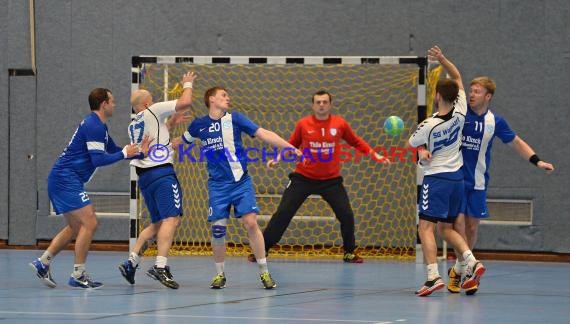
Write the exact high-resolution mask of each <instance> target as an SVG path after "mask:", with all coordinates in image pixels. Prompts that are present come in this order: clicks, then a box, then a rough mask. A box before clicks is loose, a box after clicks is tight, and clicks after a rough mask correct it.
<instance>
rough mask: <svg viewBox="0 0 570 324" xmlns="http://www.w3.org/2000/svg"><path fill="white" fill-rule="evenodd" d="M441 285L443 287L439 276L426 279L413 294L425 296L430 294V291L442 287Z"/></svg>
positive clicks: (443, 284)
mask: <svg viewBox="0 0 570 324" xmlns="http://www.w3.org/2000/svg"><path fill="white" fill-rule="evenodd" d="M443 287H445V283H443V280H442V279H441V277H437V278H435V279H433V280H428V281H426V282H425V283H424V285H423V286H422V287H421V288H420V289H418V290H417V291H416V292H415V294H416V295H418V296H419V297H425V296H429V295H431V293H433V292H434V291H436V290H440V289H442V288H443Z"/></svg>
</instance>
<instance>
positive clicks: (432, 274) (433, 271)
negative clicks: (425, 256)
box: [426, 263, 439, 281]
mask: <svg viewBox="0 0 570 324" xmlns="http://www.w3.org/2000/svg"><path fill="white" fill-rule="evenodd" d="M426 268H427V277H428V278H427V279H428V281H429V280H433V279H435V278H437V277H439V270H438V269H437V263H432V264H428V265H427V266H426Z"/></svg>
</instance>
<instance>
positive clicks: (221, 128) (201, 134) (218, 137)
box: [182, 112, 259, 183]
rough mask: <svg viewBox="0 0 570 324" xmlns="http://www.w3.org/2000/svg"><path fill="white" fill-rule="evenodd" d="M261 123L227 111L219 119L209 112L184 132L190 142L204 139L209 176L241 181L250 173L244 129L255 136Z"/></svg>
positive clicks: (184, 137)
mask: <svg viewBox="0 0 570 324" xmlns="http://www.w3.org/2000/svg"><path fill="white" fill-rule="evenodd" d="M258 129H259V126H258V125H256V124H255V123H254V122H252V121H251V120H249V119H248V118H247V117H246V116H244V115H242V114H240V113H237V112H234V113H231V114H230V113H226V114H225V115H224V116H223V117H222V118H220V119H218V120H216V119H212V118H210V116H209V115H206V116H204V117H201V118H196V119H195V120H194V121H193V122H192V123H191V124H190V126H188V130H187V131H186V132H185V133H184V134H183V135H182V139H183V140H184V141H185V142H186V143H192V142H193V141H194V140H195V139H199V140H200V141H201V142H202V150H201V152H202V153H201V154H200V156H201V157H202V156H204V157H205V159H206V161H207V168H208V174H209V179H210V180H213V181H220V182H226V183H234V182H238V181H240V180H241V179H242V177H243V176H244V175H247V156H246V155H245V154H243V151H244V150H243V144H242V139H241V133H242V132H243V133H246V134H247V135H249V136H251V137H253V136H254V135H255V132H256V131H257V130H258Z"/></svg>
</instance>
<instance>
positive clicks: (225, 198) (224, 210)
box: [208, 176, 259, 222]
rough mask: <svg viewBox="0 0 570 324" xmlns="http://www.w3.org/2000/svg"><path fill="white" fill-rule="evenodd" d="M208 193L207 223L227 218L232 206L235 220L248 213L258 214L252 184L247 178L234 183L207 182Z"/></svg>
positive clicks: (249, 178)
mask: <svg viewBox="0 0 570 324" xmlns="http://www.w3.org/2000/svg"><path fill="white" fill-rule="evenodd" d="M208 192H209V196H210V206H209V208H208V222H213V221H217V220H219V219H225V218H229V217H230V209H231V207H232V206H234V216H235V217H236V218H240V217H242V216H243V215H246V214H249V213H255V214H259V208H258V207H257V203H256V201H255V190H254V189H253V182H252V181H251V177H249V176H245V177H244V178H243V179H241V180H240V181H239V182H235V183H223V182H216V181H208Z"/></svg>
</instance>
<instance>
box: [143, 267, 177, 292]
mask: <svg viewBox="0 0 570 324" xmlns="http://www.w3.org/2000/svg"><path fill="white" fill-rule="evenodd" d="M146 275H147V276H149V277H151V278H152V279H154V280H158V281H160V283H161V284H163V285H164V286H166V287H168V288H172V289H178V287H180V285H178V283H177V282H176V281H174V279H173V278H172V274H171V273H170V267H169V266H166V267H164V268H159V267H157V266H156V265H154V266H153V267H152V268H150V269H148V271H147V272H146Z"/></svg>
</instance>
